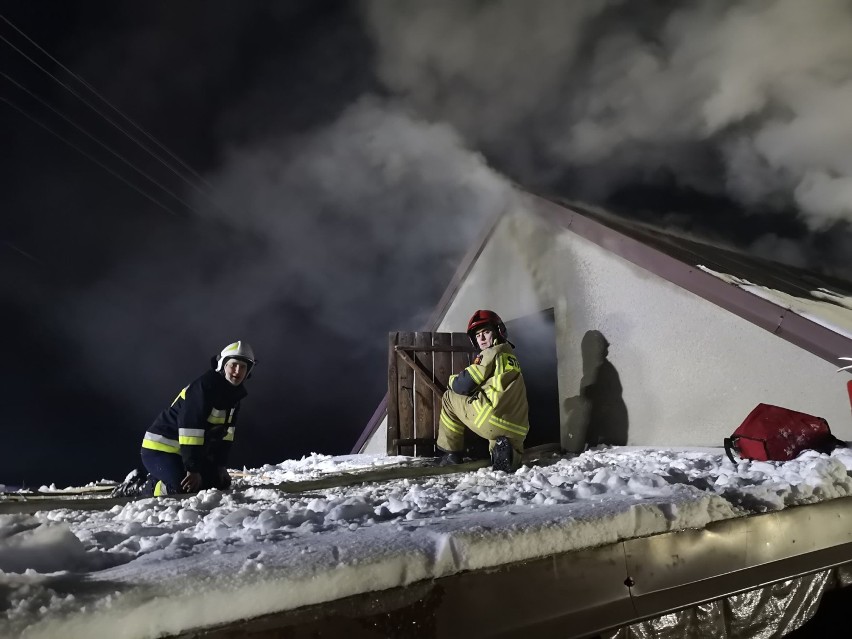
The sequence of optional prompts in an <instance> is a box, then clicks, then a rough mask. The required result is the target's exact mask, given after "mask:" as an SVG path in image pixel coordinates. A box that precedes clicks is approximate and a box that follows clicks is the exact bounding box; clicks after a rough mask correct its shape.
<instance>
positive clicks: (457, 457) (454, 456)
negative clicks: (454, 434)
mask: <svg viewBox="0 0 852 639" xmlns="http://www.w3.org/2000/svg"><path fill="white" fill-rule="evenodd" d="M461 463H462V454H461V453H453V452H445V453H444V456H443V457H441V461H439V462H438V466H455V465H457V464H461Z"/></svg>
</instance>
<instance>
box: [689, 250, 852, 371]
mask: <svg viewBox="0 0 852 639" xmlns="http://www.w3.org/2000/svg"><path fill="white" fill-rule="evenodd" d="M698 268H700V269H701V270H702V271H704V272H706V273H709V274H710V275H714V276H715V277H718V278H719V279H721V280H723V281H725V282H728V283H729V284H733V285H734V286H738V287H739V288H741V289H743V290H745V291H749V292H750V293H753V294H754V295H757V296H758V297H761V298H763V299H765V300H768V301H770V302H772V303H773V304H777V305H778V306H780V307H782V308H786V309H789V310H791V311H793V312H794V313H796V314H797V315H801V316H802V317H804V318H807V319H809V320H811V321H812V322H816V323H817V324H819V325H820V326H824V327H825V328H827V329H829V330H832V331H834V332H835V333H839V334H841V335H844V336H846V337H848V338H849V339H852V297H848V296H845V295H841V294H840V293H836V292H834V291H831V290H828V289H825V288H820V289H816V290H813V291H810V294H811V296H812V297H813V298H814V299H805V298H802V297H796V296H794V295H790V294H788V293H784V292H782V291H778V290H776V289H772V288H768V287H766V286H759V285H757V284H753V283H752V282H749V281H748V280H744V279H742V278H739V277H736V276H734V275H728V274H727V273H718V272H716V271H714V270H712V269H710V268H707V267H706V266H703V265H701V264H699V265H698ZM822 300H825V301H822ZM840 355H843V353H838V356H840Z"/></svg>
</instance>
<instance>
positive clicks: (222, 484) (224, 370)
mask: <svg viewBox="0 0 852 639" xmlns="http://www.w3.org/2000/svg"><path fill="white" fill-rule="evenodd" d="M256 363H257V361H256V360H255V357H254V351H253V350H252V348H251V346H249V345H248V344H247V343H246V342H244V341H236V342H234V343H233V344H228V345H227V346H226V347H225V348H223V349H222V352H220V353H219V355H218V356H217V357H214V358H212V360H211V369H210V370H208V371H207V372H205V373H204V374H203V375H202V376H201V377H199V378H198V379H196V380H195V381H194V382H192V383H191V384H190V385H189V386H187V387H186V388H184V389H183V390H182V391H181V392H180V393H178V396H177V397H176V398H175V400H174V401H173V402H172V404H171V406H169V407H168V408H167V409H165V410H164V411H163V412H162V413H160V414H159V415H158V416H157V418H156V419H155V420H154V423H153V424H151V426H150V427H149V428H148V432H146V433H145V437H144V438H143V439H142V451H141V457H142V463H143V464H144V465H145V468H146V469H147V470H148V472H149V473H150V474H149V475H148V477H147V480H146V481H145V483H144V485H143V486H142V487H141V490H140V493H141V494H142V495H148V496H150V495H153V496H161V495H172V494H177V493H189V492H196V491H199V490H202V489H204V488H218V489H221V490H224V489H227V488H228V487H229V486H230V485H231V477H230V475H229V474H228V471H227V467H226V466H227V461H228V453H229V452H230V449H231V443H232V442H233V441H234V432H235V429H236V425H237V415H238V413H239V407H240V400H242V399H243V398H244V397H245V396H246V394H247V393H246V389H245V386H244V384H243V382H245V380H246V379H247V378H248V377H249V375H251V372H252V369H253V368H254V366H255V364H256ZM126 481H127V480H126Z"/></svg>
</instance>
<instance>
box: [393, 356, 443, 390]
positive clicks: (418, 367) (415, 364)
mask: <svg viewBox="0 0 852 639" xmlns="http://www.w3.org/2000/svg"><path fill="white" fill-rule="evenodd" d="M396 354H397V356H398V357H399V360H400V361H401V362H402V363H404V364H406V365H408V367H409V368H411V370H412V371H414V374H415V379H416V380H417V382H421V380H422V383H423V384H425V385H426V386H428V387H429V388H430V389H431V390H433V391H435V392H436V393H438V394H440V395H443V394H444V391H446V390H447V388H446V387H445V386H443V385H439V384H438V382H434V381H432V371H431V370H429V369H428V368H426V365H425V364H423V362H420V361H419V360H416V359H412V358H411V355H409V354H408V353H407V352H405V351H397V352H396ZM421 373H422V375H421Z"/></svg>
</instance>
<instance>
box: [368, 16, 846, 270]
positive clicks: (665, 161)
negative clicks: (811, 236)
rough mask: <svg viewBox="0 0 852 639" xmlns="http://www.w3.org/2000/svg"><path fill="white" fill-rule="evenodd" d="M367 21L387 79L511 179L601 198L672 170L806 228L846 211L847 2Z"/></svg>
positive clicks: (683, 183)
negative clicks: (794, 216)
mask: <svg viewBox="0 0 852 639" xmlns="http://www.w3.org/2000/svg"><path fill="white" fill-rule="evenodd" d="M366 15H367V21H368V23H369V25H370V26H371V33H372V36H373V38H374V40H375V42H376V43H377V47H378V52H379V53H378V70H379V75H380V77H381V78H382V80H383V81H384V82H385V83H386V84H387V85H388V86H389V87H390V88H391V89H392V90H393V91H395V92H396V93H398V94H399V95H402V96H405V98H406V99H407V100H409V101H410V103H411V104H413V105H416V108H417V109H418V110H419V111H421V112H422V113H425V114H427V115H428V116H429V117H432V118H437V119H442V120H446V121H448V122H450V123H452V125H453V126H455V127H456V128H458V130H459V131H460V132H461V134H462V135H463V136H464V137H465V138H466V139H467V140H469V141H470V143H471V144H472V145H474V146H475V147H477V148H481V149H483V150H485V151H486V153H487V154H488V156H489V157H490V158H492V159H493V160H494V161H495V162H496V163H497V164H498V166H501V167H502V168H504V169H505V170H506V171H507V172H508V173H509V174H510V175H512V176H513V177H515V178H516V179H518V181H520V182H521V183H522V184H525V185H529V186H532V187H534V188H539V189H543V190H548V191H551V192H562V193H563V194H564V193H565V192H566V191H568V192H570V194H571V195H573V196H575V197H582V198H587V199H591V200H594V201H596V202H605V201H606V198H607V197H608V196H609V195H610V194H612V193H614V192H616V191H617V190H618V189H620V188H622V187H624V186H626V185H631V184H648V183H654V181H655V180H658V179H660V176H667V179H670V178H669V177H668V176H674V178H675V179H676V182H677V186H678V187H680V188H689V189H694V190H696V191H698V192H701V193H706V194H710V195H714V196H718V195H724V196H726V197H728V198H730V199H731V200H733V201H734V202H736V203H737V204H738V205H739V206H741V207H742V208H743V209H744V210H746V211H760V212H766V211H777V212H782V213H783V212H786V213H789V212H790V211H791V210H793V211H796V212H798V214H799V215H801V216H802V218H803V220H804V221H805V223H806V226H807V227H808V228H809V229H810V230H811V231H812V232H821V231H823V232H824V231H826V230H828V229H832V228H835V229H837V228H838V223H839V225H840V226H839V229H840V230H844V229H848V226H847V224H848V222H849V221H850V220H852V159H850V158H852V154H850V152H849V150H850V148H852V5H850V4H849V3H848V2H844V1H840V0H837V1H835V0H827V1H825V2H799V1H798V0H755V1H752V2H747V3H739V2H720V1H719V0H703V1H692V2H657V3H651V4H649V3H629V2H622V1H618V0H612V1H605V0H600V1H597V2H582V3H580V2H570V3H569V2H561V1H560V0H536V1H533V2H523V3H521V2H512V1H510V0H505V1H502V2H488V3H483V2H476V1H473V0H470V1H464V0H463V1H458V0H438V1H436V2H429V3H421V2H416V1H414V0H409V1H403V2H393V3H391V2H383V1H382V0H375V1H373V2H368V3H367V5H366ZM663 213H665V212H663ZM838 232H839V231H838ZM847 239H848V237H847ZM772 245H773V242H772V240H771V238H770V239H766V240H763V239H761V242H760V246H762V247H764V248H768V247H770V246H772ZM786 252H787V251H786V249H785V250H784V251H782V252H781V253H780V254H779V255H778V256H779V257H782V258H783V257H784V255H785V254H786ZM846 254H847V255H848V253H846ZM824 257H825V255H823V258H824ZM838 258H839V259H838V262H841V261H842V262H845V261H846V260H845V258H844V257H842V253H841V254H840V255H838Z"/></svg>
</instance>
